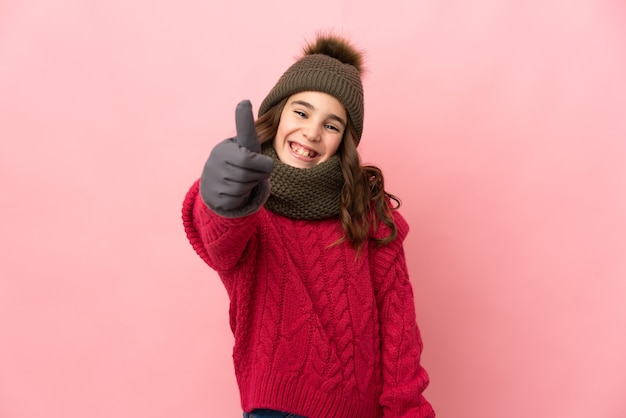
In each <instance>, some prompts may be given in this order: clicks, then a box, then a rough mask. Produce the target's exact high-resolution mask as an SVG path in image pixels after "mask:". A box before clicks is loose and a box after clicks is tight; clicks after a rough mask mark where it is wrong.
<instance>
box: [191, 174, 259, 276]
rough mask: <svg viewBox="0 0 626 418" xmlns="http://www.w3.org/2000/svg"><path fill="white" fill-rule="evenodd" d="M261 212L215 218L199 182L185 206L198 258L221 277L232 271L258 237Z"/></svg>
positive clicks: (192, 188)
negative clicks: (203, 195)
mask: <svg viewBox="0 0 626 418" xmlns="http://www.w3.org/2000/svg"><path fill="white" fill-rule="evenodd" d="M260 216H261V213H260V212H256V213H253V214H251V215H248V216H243V217H239V218H225V217H222V216H219V215H217V214H215V213H214V212H213V211H212V210H210V209H209V208H208V207H207V206H206V204H205V203H204V202H203V201H202V198H201V196H200V192H199V181H196V182H195V183H194V184H193V185H192V186H191V189H189V192H187V196H186V197H185V200H184V202H183V225H184V227H185V232H186V233H187V238H188V239H189V242H190V243H191V246H192V247H193V249H194V250H195V251H196V252H197V253H198V255H199V256H200V257H201V258H202V259H203V260H204V261H205V262H206V263H207V264H208V265H209V266H210V267H211V268H213V269H214V270H216V271H217V272H218V273H221V272H226V271H229V270H230V269H232V268H233V267H234V266H235V265H236V264H237V263H238V262H239V261H240V259H241V258H242V256H243V254H244V251H245V249H246V247H247V246H248V244H249V243H250V241H251V239H252V238H253V237H254V236H256V231H257V226H258V224H259V217H260Z"/></svg>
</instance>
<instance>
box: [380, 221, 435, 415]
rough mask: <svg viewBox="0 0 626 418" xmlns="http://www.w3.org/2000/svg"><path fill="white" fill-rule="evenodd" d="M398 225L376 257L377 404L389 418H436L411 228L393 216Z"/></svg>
mask: <svg viewBox="0 0 626 418" xmlns="http://www.w3.org/2000/svg"><path fill="white" fill-rule="evenodd" d="M394 220H395V223H396V227H397V228H398V237H397V238H396V239H395V240H394V241H392V242H391V243H389V244H388V245H386V246H384V247H380V248H377V249H375V250H374V251H373V253H372V255H373V257H372V264H373V269H374V271H373V274H374V280H375V291H376V302H377V305H378V312H379V321H380V335H381V340H382V377H383V391H382V394H381V396H380V400H379V402H380V405H381V408H382V410H383V416H384V417H385V418H432V417H434V416H435V413H434V411H433V408H432V407H431V405H430V403H429V402H428V401H427V400H426V399H425V398H424V396H423V391H424V390H425V389H426V387H427V386H428V383H429V377H428V374H427V372H426V370H425V369H424V368H423V367H422V366H421V364H420V357H421V353H422V338H421V335H420V331H419V328H418V325H417V322H416V316H415V305H414V296H413V288H412V286H411V282H410V280H409V275H408V270H407V266H406V259H405V255H404V247H403V241H404V238H405V237H406V235H407V233H408V230H409V227H408V224H407V223H406V221H405V220H404V218H403V217H402V216H401V215H400V214H399V213H398V212H395V211H394Z"/></svg>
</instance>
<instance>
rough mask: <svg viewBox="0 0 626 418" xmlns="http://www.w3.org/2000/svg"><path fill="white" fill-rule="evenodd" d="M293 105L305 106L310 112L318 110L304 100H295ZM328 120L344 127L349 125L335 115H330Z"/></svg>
mask: <svg viewBox="0 0 626 418" xmlns="http://www.w3.org/2000/svg"><path fill="white" fill-rule="evenodd" d="M291 104H292V105H294V104H297V105H300V106H304V107H306V108H307V109H309V110H316V109H315V106H313V105H312V104H311V103H309V102H307V101H304V100H294V101H293V102H291ZM328 118H329V119H333V120H335V121H337V122H339V123H341V124H342V125H343V126H344V127H345V126H346V125H347V123H346V121H345V120H343V118H341V117H339V116H337V115H335V114H334V113H330V114H328Z"/></svg>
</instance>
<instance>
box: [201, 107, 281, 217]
mask: <svg viewBox="0 0 626 418" xmlns="http://www.w3.org/2000/svg"><path fill="white" fill-rule="evenodd" d="M235 122H236V125H237V136H236V137H235V138H229V139H227V140H225V141H222V142H220V143H219V144H217V145H216V146H215V147H214V148H213V150H212V151H211V154H210V155H209V159H208V160H207V162H206V163H205V164H204V170H203V171H202V177H201V178H200V196H202V200H203V201H204V203H205V204H206V205H207V206H208V207H209V209H211V210H212V211H213V212H215V213H217V214H218V215H220V216H224V217H227V218H238V217H241V216H246V215H249V214H251V213H254V212H256V211H257V210H259V209H260V208H261V206H263V204H264V203H265V201H266V200H267V198H268V196H269V193H270V185H269V176H270V174H271V172H272V169H273V168H274V161H273V160H272V159H271V158H270V157H268V156H265V155H263V154H261V143H260V142H259V138H258V137H257V134H256V128H255V126H254V117H253V115H252V105H251V104H250V101H249V100H243V101H241V102H239V104H238V105H237V110H236V112H235Z"/></svg>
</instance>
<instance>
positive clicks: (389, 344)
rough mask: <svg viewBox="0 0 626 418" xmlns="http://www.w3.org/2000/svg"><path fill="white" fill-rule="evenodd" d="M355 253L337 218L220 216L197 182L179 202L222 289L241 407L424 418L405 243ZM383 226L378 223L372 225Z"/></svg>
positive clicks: (427, 413) (401, 231) (327, 417)
mask: <svg viewBox="0 0 626 418" xmlns="http://www.w3.org/2000/svg"><path fill="white" fill-rule="evenodd" d="M394 218H395V222H396V225H397V228H398V238H397V239H396V240H394V241H393V242H391V243H390V244H388V245H386V246H382V247H380V246H377V245H376V244H375V243H374V242H371V243H370V244H369V245H367V246H366V247H365V248H364V250H363V251H362V253H361V255H360V256H359V257H356V254H355V251H354V250H353V249H352V248H351V247H350V246H349V245H348V244H347V243H345V242H343V243H341V244H339V245H333V244H334V243H335V242H336V241H337V240H338V239H339V238H340V237H341V236H343V233H342V230H341V226H340V223H339V221H338V220H337V219H327V220H320V221H311V220H293V219H289V218H286V217H284V216H281V215H278V214H276V213H273V212H271V211H269V210H266V209H265V208H262V209H261V210H260V211H258V212H257V213H254V214H252V215H250V216H246V217H242V218H234V219H230V218H223V217H220V216H218V215H216V214H215V213H213V212H212V211H211V210H209V209H208V208H207V207H206V205H205V204H204V203H203V202H202V199H201V197H200V194H199V192H198V182H196V183H195V184H194V185H193V186H192V187H191V189H190V190H189V192H188V194H187V196H186V198H185V201H184V204H183V222H184V226H185V231H186V233H187V237H188V238H189V241H190V243H191V245H192V246H193V248H194V249H195V251H196V252H197V253H198V255H199V256H200V257H201V258H202V259H203V260H204V261H205V262H206V263H207V264H208V265H209V266H210V267H211V268H213V269H214V270H215V271H217V273H218V274H219V276H220V278H221V280H222V282H223V284H224V286H225V287H226V291H227V292H228V296H229V298H230V326H231V329H232V331H233V334H234V336H235V347H234V350H233V359H234V364H235V374H236V377H237V383H238V385H239V389H240V394H241V405H242V408H243V409H244V410H245V411H251V410H252V409H255V408H270V409H276V410H281V411H288V412H291V413H294V414H298V415H303V416H306V417H309V418H380V417H385V418H392V417H393V418H401V417H406V418H408V417H411V418H427V417H434V416H435V414H434V412H433V409H432V408H431V406H430V404H429V403H428V401H426V400H425V399H424V397H423V396H422V392H423V391H424V389H425V388H426V386H427V385H428V375H427V373H426V371H425V370H424V369H423V368H422V367H421V366H420V354H421V351H422V341H421V337H420V332H419V329H418V326H417V323H416V320H415V309H414V305H413V291H412V287H411V284H410V281H409V276H408V273H407V267H406V262H405V256H404V251H403V245H402V242H403V240H404V238H405V237H406V234H407V232H408V229H409V228H408V225H407V223H406V221H405V220H404V219H403V218H402V216H401V215H400V214H399V213H398V212H395V211H394ZM386 232H388V230H385V228H379V229H378V231H377V232H376V236H378V234H380V236H383V235H384V234H385V233H386Z"/></svg>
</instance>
